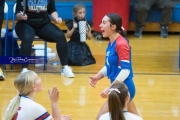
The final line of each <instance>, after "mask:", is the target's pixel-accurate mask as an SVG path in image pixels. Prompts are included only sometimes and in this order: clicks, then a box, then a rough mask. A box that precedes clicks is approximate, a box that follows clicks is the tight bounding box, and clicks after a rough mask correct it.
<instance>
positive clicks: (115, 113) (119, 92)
mask: <svg viewBox="0 0 180 120" xmlns="http://www.w3.org/2000/svg"><path fill="white" fill-rule="evenodd" d="M127 96H128V88H127V86H126V85H125V84H124V83H115V84H113V85H112V86H111V88H110V89H109V98H108V106H109V112H110V113H111V120H125V118H124V114H123V108H124V107H125V102H126V97H127Z"/></svg>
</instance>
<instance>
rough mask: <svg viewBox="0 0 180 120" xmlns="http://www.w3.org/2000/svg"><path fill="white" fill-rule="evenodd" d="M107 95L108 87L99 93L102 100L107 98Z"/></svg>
mask: <svg viewBox="0 0 180 120" xmlns="http://www.w3.org/2000/svg"><path fill="white" fill-rule="evenodd" d="M108 93H109V87H108V88H105V89H104V90H103V91H102V92H101V94H100V95H101V97H102V98H107V97H108Z"/></svg>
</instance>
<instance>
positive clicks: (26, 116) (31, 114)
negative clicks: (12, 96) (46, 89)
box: [14, 96, 52, 120]
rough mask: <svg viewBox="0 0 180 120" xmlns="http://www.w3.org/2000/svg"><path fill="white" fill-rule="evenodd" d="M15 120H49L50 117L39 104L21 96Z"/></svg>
mask: <svg viewBox="0 0 180 120" xmlns="http://www.w3.org/2000/svg"><path fill="white" fill-rule="evenodd" d="M14 118H15V120H50V119H51V118H52V116H51V115H50V114H49V113H48V112H47V110H46V109H45V108H44V107H43V106H42V105H40V104H38V103H36V102H34V101H33V100H32V99H30V98H28V97H25V96H22V97H21V99H20V105H19V108H18V111H17V113H16V114H15V116H14Z"/></svg>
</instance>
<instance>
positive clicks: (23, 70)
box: [21, 68, 29, 73]
mask: <svg viewBox="0 0 180 120" xmlns="http://www.w3.org/2000/svg"><path fill="white" fill-rule="evenodd" d="M27 71H29V70H28V69H27V68H23V69H22V70H21V73H25V72H27Z"/></svg>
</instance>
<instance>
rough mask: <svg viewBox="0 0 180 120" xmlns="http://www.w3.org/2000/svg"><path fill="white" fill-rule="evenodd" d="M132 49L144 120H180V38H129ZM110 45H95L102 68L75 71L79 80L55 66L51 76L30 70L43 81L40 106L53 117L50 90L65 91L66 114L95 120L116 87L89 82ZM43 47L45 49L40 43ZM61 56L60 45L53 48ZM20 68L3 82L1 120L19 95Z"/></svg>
mask: <svg viewBox="0 0 180 120" xmlns="http://www.w3.org/2000/svg"><path fill="white" fill-rule="evenodd" d="M128 39H129V42H130V45H131V47H132V62H133V70H134V82H135V85H136V96H135V98H134V101H135V104H136V106H137V109H138V112H139V114H140V116H142V117H143V119H144V120H180V89H179V88H180V73H179V68H178V57H179V56H178V55H179V34H175V33H171V34H170V35H169V37H168V38H166V39H163V38H160V37H159V34H158V33H145V34H143V37H142V38H141V39H139V38H134V37H133V34H132V33H128ZM107 42H108V40H99V41H98V40H94V39H92V40H89V41H87V43H88V45H89V46H90V48H91V51H92V53H93V55H94V57H95V58H96V62H97V63H96V64H93V65H89V66H72V68H73V71H74V73H75V75H76V77H75V78H71V79H69V78H65V77H63V76H61V75H60V68H59V67H60V66H52V65H51V64H50V63H51V62H52V61H58V59H57V58H56V59H53V60H51V61H49V62H48V63H49V64H48V67H47V70H46V71H43V69H42V67H38V68H37V67H34V65H31V66H30V69H31V70H34V71H36V72H37V73H38V75H39V76H40V77H41V78H42V82H43V91H42V92H40V93H38V94H37V96H36V101H37V102H38V103H40V104H42V105H44V106H45V108H46V109H47V110H48V111H49V112H50V113H51V106H50V100H49V98H48V95H47V90H48V89H51V88H52V87H53V86H57V87H58V88H59V91H60V101H59V106H60V108H61V110H62V114H68V115H70V116H71V117H72V119H73V120H94V119H95V117H96V115H97V113H98V112H99V110H100V108H101V106H102V104H103V103H104V102H105V99H103V98H101V97H100V95H99V94H100V92H101V91H102V90H103V89H104V88H105V87H107V86H108V85H109V84H110V83H109V80H108V79H107V78H103V79H102V80H100V81H99V82H98V83H97V85H96V87H95V88H92V87H91V86H90V85H89V76H91V75H94V74H95V73H96V72H98V70H100V69H101V67H102V66H103V64H104V56H105V49H106V46H107ZM38 44H39V43H38ZM48 47H50V48H52V50H53V52H56V50H55V44H53V43H48ZM20 68H21V67H20V66H16V67H15V69H14V70H11V69H10V67H9V66H7V70H6V71H4V74H5V76H6V80H5V81H0V118H1V119H3V116H4V114H5V110H6V107H7V105H8V104H9V102H10V100H11V99H12V98H13V97H14V96H15V95H16V94H17V91H16V90H15V88H14V86H13V80H14V78H15V77H16V76H17V74H19V72H20Z"/></svg>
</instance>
